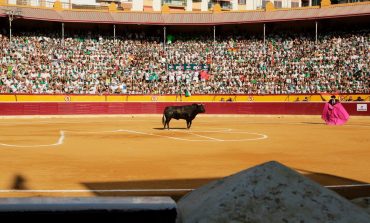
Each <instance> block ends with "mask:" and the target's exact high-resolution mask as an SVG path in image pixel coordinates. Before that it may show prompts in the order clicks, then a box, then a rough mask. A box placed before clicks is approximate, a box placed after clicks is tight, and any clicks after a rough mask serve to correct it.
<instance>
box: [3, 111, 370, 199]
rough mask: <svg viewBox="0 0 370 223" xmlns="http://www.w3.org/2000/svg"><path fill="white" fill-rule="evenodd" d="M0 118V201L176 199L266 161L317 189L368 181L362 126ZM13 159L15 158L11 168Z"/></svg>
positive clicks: (306, 120) (264, 120)
mask: <svg viewBox="0 0 370 223" xmlns="http://www.w3.org/2000/svg"><path fill="white" fill-rule="evenodd" d="M170 127H171V129H170V130H163V125H162V123H161V115H113V116H112V115H111V116H104V117H100V116H90V117H89V116H88V117H86V116H67V117H65V116H63V117H61V116H46V117H40V116H38V117H34V118H29V117H21V118H19V117H18V118H15V117H9V118H2V119H1V124H0V129H1V133H2V134H1V136H0V149H1V152H0V153H1V156H0V157H1V158H0V162H1V163H2V165H1V173H2V174H1V180H0V182H1V188H2V190H0V195H1V196H2V197H9V196H77V195H78V196H100V195H105V196H109V195H170V196H174V197H175V198H178V197H179V196H181V195H183V194H185V193H187V192H188V191H191V190H193V189H195V188H197V187H199V186H201V185H203V184H205V183H207V182H209V181H211V180H214V179H218V178H222V177H225V176H228V175H231V174H233V173H235V172H238V171H241V170H244V169H247V168H250V167H252V166H255V165H257V164H260V163H264V162H267V161H271V160H278V161H279V162H281V163H283V164H285V165H287V166H289V167H291V168H293V169H295V170H297V171H299V172H301V173H303V174H304V175H306V176H307V177H309V178H311V179H312V180H314V181H316V182H318V183H320V184H322V185H325V186H330V185H354V184H355V185H358V184H367V183H368V182H370V175H369V172H368V169H369V163H368V161H369V160H368V157H369V155H370V154H369V153H370V152H369V150H368V148H369V146H370V142H369V135H368V133H369V128H370V120H369V117H351V119H350V121H349V122H348V124H346V125H344V126H340V127H337V126H327V125H325V124H324V122H323V121H322V120H321V117H320V116H319V115H316V116H313V115H310V116H286V115H270V116H260V115H234V116H230V115H229V116H225V115H207V114H200V115H198V117H197V118H196V119H195V120H194V121H193V126H192V128H191V129H190V130H187V129H186V125H185V121H184V120H179V121H176V120H172V121H171V125H170ZM15 157H16V159H15Z"/></svg>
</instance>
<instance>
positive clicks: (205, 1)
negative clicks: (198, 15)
mask: <svg viewBox="0 0 370 223" xmlns="http://www.w3.org/2000/svg"><path fill="white" fill-rule="evenodd" d="M200 11H208V0H202V2H201V3H200Z"/></svg>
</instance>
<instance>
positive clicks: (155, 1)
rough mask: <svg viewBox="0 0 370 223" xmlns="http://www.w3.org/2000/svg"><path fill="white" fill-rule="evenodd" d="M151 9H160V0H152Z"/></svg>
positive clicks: (156, 10)
mask: <svg viewBox="0 0 370 223" xmlns="http://www.w3.org/2000/svg"><path fill="white" fill-rule="evenodd" d="M153 11H155V12H159V11H161V0H153Z"/></svg>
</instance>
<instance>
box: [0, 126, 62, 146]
mask: <svg viewBox="0 0 370 223" xmlns="http://www.w3.org/2000/svg"><path fill="white" fill-rule="evenodd" d="M59 134H60V136H59V139H58V141H57V142H56V143H53V144H44V145H14V144H5V143H0V146H7V147H18V148H30V147H46V146H59V145H62V144H63V143H64V137H65V136H64V131H62V130H60V131H59Z"/></svg>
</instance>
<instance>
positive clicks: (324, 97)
mask: <svg viewBox="0 0 370 223" xmlns="http://www.w3.org/2000/svg"><path fill="white" fill-rule="evenodd" d="M330 96H331V94H321V95H320V94H315V95H309V94H307V95H303V94H299V95H298V94H291V95H192V96H190V97H186V96H185V95H181V96H180V95H11V94H7V95H0V102H180V101H181V102H189V103H191V102H220V101H234V102H296V101H309V102H322V101H328V100H329V99H330ZM336 96H337V98H338V99H339V100H340V101H348V99H349V98H352V100H353V101H355V100H356V99H357V98H358V97H360V98H361V99H363V100H364V101H370V94H358V95H336Z"/></svg>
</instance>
